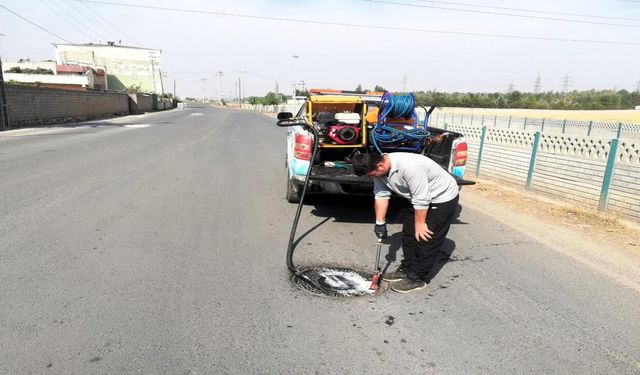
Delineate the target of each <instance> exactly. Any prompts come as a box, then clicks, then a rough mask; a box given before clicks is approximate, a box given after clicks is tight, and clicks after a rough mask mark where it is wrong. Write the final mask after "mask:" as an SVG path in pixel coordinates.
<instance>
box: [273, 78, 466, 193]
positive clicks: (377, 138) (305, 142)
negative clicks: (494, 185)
mask: <svg viewBox="0 0 640 375" xmlns="http://www.w3.org/2000/svg"><path fill="white" fill-rule="evenodd" d="M389 97H390V96H389V94H387V93H378V92H368V93H355V92H348V91H338V90H310V95H309V97H308V98H307V99H306V100H305V102H304V103H303V104H302V106H301V107H300V109H299V111H298V112H297V114H296V115H295V116H293V115H292V114H287V113H283V114H281V115H279V118H280V117H283V118H285V117H293V118H294V119H295V120H296V121H302V122H304V123H305V124H307V125H308V126H312V127H313V128H314V129H315V130H316V131H317V133H318V134H319V140H318V152H317V155H316V158H315V160H311V156H312V154H313V144H314V141H313V137H314V135H313V134H312V132H310V131H309V130H308V129H307V127H306V126H299V125H298V126H292V127H289V128H288V132H287V156H286V168H287V189H286V198H287V201H289V202H291V203H298V202H299V201H300V193H301V190H302V189H301V187H302V185H303V184H304V181H305V178H306V174H307V171H308V170H309V168H311V174H310V177H309V186H308V188H307V193H327V194H368V195H370V194H372V192H373V180H372V178H371V177H367V176H356V175H355V173H354V172H353V168H352V166H351V163H350V160H351V158H352V157H353V156H354V155H355V154H357V153H364V152H378V153H380V152H385V153H388V152H414V153H421V154H423V155H426V156H428V157H430V158H431V159H433V160H434V161H436V162H437V163H438V164H439V165H440V166H442V167H443V168H445V169H446V170H448V171H449V172H450V173H451V174H452V175H453V176H454V177H455V178H456V180H457V181H458V183H459V184H460V185H464V184H471V183H472V182H470V181H467V180H464V178H463V177H464V170H465V165H466V160H467V143H466V142H465V140H464V137H463V135H462V134H460V133H456V132H449V131H446V130H444V129H438V128H431V127H429V126H428V122H429V121H428V120H429V115H430V114H431V111H433V107H432V108H431V109H426V108H422V107H417V108H415V109H414V111H413V115H412V116H407V118H397V119H393V121H390V123H389V124H386V122H387V121H386V120H385V119H382V118H381V113H382V112H381V111H383V110H384V109H385V105H386V104H385V103H387V104H388V100H389V99H388V98H389ZM385 100H386V102H385ZM409 117H411V118H409ZM382 122H385V126H387V127H386V128H385V129H386V130H390V131H394V132H396V131H397V132H398V133H399V134H405V133H407V134H409V136H408V138H407V139H402V138H394V139H392V140H391V141H387V140H388V139H390V138H389V136H387V133H385V132H384V129H383V130H381V129H380V125H381V123H382ZM395 129H398V130H395ZM409 132H411V133H409ZM394 134H395V133H394ZM411 134H416V137H411V136H410V135H411ZM417 135H419V136H417ZM391 136H393V134H392V135H391ZM385 141H387V142H386V143H382V142H385Z"/></svg>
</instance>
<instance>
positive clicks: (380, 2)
mask: <svg viewBox="0 0 640 375" xmlns="http://www.w3.org/2000/svg"><path fill="white" fill-rule="evenodd" d="M361 1H366V2H368V3H378V4H388V5H400V6H405V7H414V8H429V9H440V10H450V11H454V12H463V13H476V14H491V15H496V16H507V17H520V18H529V19H536V20H545V21H561V22H573V23H582V24H590V25H604V26H618V27H633V28H640V25H627V24H621V23H610V22H596V21H584V20H572V19H568V18H556V17H544V16H531V15H526V14H515V13H503V12H491V11H487V10H471V9H459V8H448V7H441V6H435V5H421V4H409V3H400V2H395V1H384V0H361Z"/></svg>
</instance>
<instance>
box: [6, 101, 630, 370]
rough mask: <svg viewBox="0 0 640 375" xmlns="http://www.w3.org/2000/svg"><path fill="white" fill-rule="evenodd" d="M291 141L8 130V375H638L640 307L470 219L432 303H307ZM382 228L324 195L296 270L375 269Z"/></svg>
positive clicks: (473, 215) (214, 125)
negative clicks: (297, 276) (287, 196)
mask: <svg viewBox="0 0 640 375" xmlns="http://www.w3.org/2000/svg"><path fill="white" fill-rule="evenodd" d="M125 125H127V126H125ZM285 133H286V130H285V129H280V128H277V127H275V125H274V120H273V119H270V118H268V117H266V116H264V115H260V114H255V113H247V112H241V111H236V110H222V109H215V108H205V107H203V108H190V109H185V110H173V111H170V112H165V113H155V114H150V115H145V116H135V117H127V118H121V119H116V120H109V121H98V122H93V123H92V124H90V125H85V126H77V127H68V128H61V129H36V130H21V131H18V132H5V133H0V176H1V177H0V191H1V192H2V193H1V194H0V301H1V303H0V373H2V374H31V373H33V374H35V373H38V374H41V373H42V374H106V373H112V374H124V373H127V374H129V373H142V374H249V373H255V374H287V373H291V374H306V373H309V374H335V373H347V374H362V373H381V374H393V373H407V374H524V373H532V374H541V373H546V374H639V373H640V324H639V323H638V316H639V313H640V295H639V293H638V292H637V291H635V290H633V289H630V288H627V287H624V286H622V285H621V284H619V283H617V282H616V281H615V280H614V279H611V278H609V277H607V276H605V275H602V274H599V273H597V271H594V270H593V269H592V268H589V267H586V266H584V265H582V264H581V263H578V262H576V261H575V260H573V259H572V258H569V257H567V256H564V255H562V254H561V253H559V252H557V251H554V250H553V249H550V248H548V247H545V246H544V245H542V244H541V243H539V242H537V241H536V240H535V239H534V238H531V237H528V236H526V235H524V234H523V233H520V232H518V231H516V230H514V229H511V228H510V227H508V226H506V225H504V224H502V223H501V222H499V221H497V220H495V219H493V218H491V217H489V216H487V215H485V214H483V213H482V212H477V211H474V210H472V209H469V208H465V207H462V211H461V213H460V216H459V218H458V220H457V221H456V223H455V224H454V225H453V227H452V230H451V232H450V235H449V237H450V239H451V241H450V242H449V243H448V246H447V252H450V253H451V255H450V258H449V260H448V262H446V263H444V262H443V263H441V264H440V265H439V267H438V270H437V271H438V272H437V274H436V275H435V277H434V279H433V280H432V282H431V283H430V284H429V286H428V288H427V289H426V290H423V291H420V292H417V293H413V294H406V295H401V294H397V293H394V292H392V291H388V292H386V293H384V294H381V295H379V296H370V297H363V298H351V299H337V298H328V297H317V296H313V295H311V294H309V293H307V292H304V291H301V290H299V289H297V288H296V287H295V286H293V285H292V284H291V282H290V275H289V273H288V271H287V269H286V266H285V252H286V244H287V239H288V234H289V229H290V225H291V220H292V217H293V213H294V211H295V206H294V205H291V204H289V203H287V202H286V201H285V200H284V189H285V170H284V147H285ZM462 194H464V190H463V192H462ZM396 203H397V202H396ZM372 222H373V212H372V208H371V200H370V199H368V198H366V199H333V198H326V197H324V198H316V199H312V200H311V201H310V202H309V204H307V205H306V206H305V209H304V211H303V215H302V218H301V223H300V233H305V232H307V234H306V235H305V237H304V238H303V240H302V241H301V242H300V248H299V250H298V251H297V253H296V257H295V262H296V263H299V264H311V263H321V264H337V265H343V266H352V267H359V268H363V267H371V265H372V263H373V260H374V255H375V254H374V252H375V239H374V236H373V233H372V227H373V225H372ZM390 229H391V231H392V232H398V231H399V230H400V226H399V225H392V226H391V228H390ZM559 230H560V229H559ZM398 242H399V237H398V235H397V234H396V235H394V236H392V237H391V246H390V247H385V253H386V252H387V251H388V252H389V254H387V257H388V258H389V259H394V258H395V257H398V256H399V255H400V252H398ZM389 316H393V317H394V319H393V324H387V323H386V322H388V321H390V320H389Z"/></svg>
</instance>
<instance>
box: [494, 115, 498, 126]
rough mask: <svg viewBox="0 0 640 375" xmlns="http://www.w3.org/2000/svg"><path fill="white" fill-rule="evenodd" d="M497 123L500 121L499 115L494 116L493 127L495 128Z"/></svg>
mask: <svg viewBox="0 0 640 375" xmlns="http://www.w3.org/2000/svg"><path fill="white" fill-rule="evenodd" d="M497 123H498V115H496V117H494V118H493V127H494V128H495V127H496V126H497V125H496V124H497Z"/></svg>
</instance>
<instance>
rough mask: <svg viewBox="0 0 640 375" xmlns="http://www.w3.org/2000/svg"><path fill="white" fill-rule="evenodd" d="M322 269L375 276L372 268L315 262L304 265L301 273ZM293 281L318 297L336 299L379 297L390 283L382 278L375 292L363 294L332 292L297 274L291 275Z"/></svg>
mask: <svg viewBox="0 0 640 375" xmlns="http://www.w3.org/2000/svg"><path fill="white" fill-rule="evenodd" d="M322 269H327V270H332V271H339V272H340V271H342V272H353V273H356V274H358V275H360V276H362V277H363V278H365V279H367V280H371V277H372V276H373V272H372V271H371V270H363V269H361V268H357V267H349V266H337V265H328V264H315V265H305V266H304V267H301V268H299V271H300V273H302V274H306V273H308V272H311V271H314V270H317V271H320V270H322ZM291 282H292V283H293V285H295V286H296V288H298V289H300V290H302V291H305V292H307V293H310V294H312V295H314V296H317V297H327V298H336V299H349V298H362V297H377V296H379V295H381V294H383V293H384V292H386V291H387V290H388V289H389V283H388V282H386V281H384V280H382V278H380V284H379V287H378V289H377V290H376V291H374V292H373V293H362V294H342V293H338V292H330V291H328V290H327V291H325V290H323V289H319V288H318V287H317V286H315V285H312V284H310V283H309V282H308V281H306V280H304V279H303V278H300V277H297V276H296V275H292V276H291Z"/></svg>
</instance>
